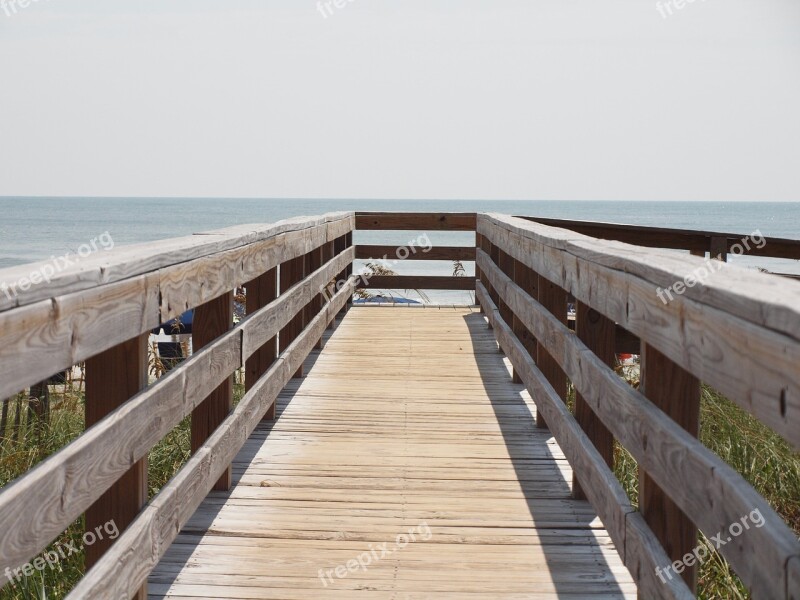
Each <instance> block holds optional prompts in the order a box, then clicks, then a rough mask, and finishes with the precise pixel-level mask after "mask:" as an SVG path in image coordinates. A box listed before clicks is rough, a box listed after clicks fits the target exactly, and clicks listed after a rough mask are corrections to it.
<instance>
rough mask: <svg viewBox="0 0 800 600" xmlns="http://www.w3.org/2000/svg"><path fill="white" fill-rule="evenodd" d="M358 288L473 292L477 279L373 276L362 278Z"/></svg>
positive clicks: (438, 276)
mask: <svg viewBox="0 0 800 600" xmlns="http://www.w3.org/2000/svg"><path fill="white" fill-rule="evenodd" d="M358 287H359V288H362V289H381V290H473V289H475V278H474V277H450V276H446V275H441V276H440V275H427V276H426V275H371V276H369V277H367V276H362V277H360V278H359V279H358Z"/></svg>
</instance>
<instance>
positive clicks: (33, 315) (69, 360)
mask: <svg viewBox="0 0 800 600" xmlns="http://www.w3.org/2000/svg"><path fill="white" fill-rule="evenodd" d="M160 322H161V321H160V320H159V313H158V278H157V276H156V275H142V276H139V277H136V278H134V279H129V280H126V281H122V282H118V283H112V284H110V285H108V286H103V287H102V288H95V289H92V290H86V291H82V292H77V293H74V294H69V295H67V296H63V297H59V298H55V299H53V300H45V301H42V302H38V303H36V304H33V305H30V306H25V307H22V308H19V309H16V310H14V311H8V312H4V313H0V398H8V397H9V396H12V395H14V394H16V393H18V392H19V391H21V390H22V389H23V388H25V387H27V386H30V385H33V384H35V383H38V382H39V381H43V380H45V379H47V378H48V377H50V376H51V375H53V373H58V372H60V371H63V370H64V369H68V368H70V367H72V366H73V365H76V364H78V363H80V362H83V361H85V360H86V359H87V358H90V357H92V356H94V355H96V354H99V353H100V352H103V351H105V350H108V349H109V348H112V347H114V346H115V345H117V344H120V343H122V342H124V341H126V340H129V339H131V338H133V337H136V336H138V335H140V334H142V333H144V332H145V331H148V330H150V329H152V328H154V327H157V326H158V324H159V323H160ZM31 352H35V353H36V360H31V358H30V353H31Z"/></svg>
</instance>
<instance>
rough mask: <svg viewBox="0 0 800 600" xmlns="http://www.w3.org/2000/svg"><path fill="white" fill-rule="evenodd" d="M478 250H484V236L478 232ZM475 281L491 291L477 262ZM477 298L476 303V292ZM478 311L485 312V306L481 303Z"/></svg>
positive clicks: (476, 237) (476, 243)
mask: <svg viewBox="0 0 800 600" xmlns="http://www.w3.org/2000/svg"><path fill="white" fill-rule="evenodd" d="M478 248H481V249H482V248H483V236H482V235H481V234H480V233H478V232H477V231H476V232H475V250H476V252H477V250H478ZM475 281H476V282H477V281H480V282H481V283H482V284H483V287H485V288H486V289H487V290H488V289H489V288H488V286H487V282H486V276H485V275H484V274H483V271H481V268H480V267H479V266H478V263H477V262H475ZM476 290H477V288H476ZM475 298H476V301H477V291H476V296H475ZM478 310H479V311H480V312H484V311H483V306H481V304H480V303H478Z"/></svg>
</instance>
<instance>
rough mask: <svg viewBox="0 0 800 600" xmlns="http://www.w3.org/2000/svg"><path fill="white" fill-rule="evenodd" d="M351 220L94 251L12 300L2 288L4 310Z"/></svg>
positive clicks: (18, 273)
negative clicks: (290, 233) (289, 234)
mask: <svg viewBox="0 0 800 600" xmlns="http://www.w3.org/2000/svg"><path fill="white" fill-rule="evenodd" d="M348 218H350V219H353V218H354V213H353V212H348V211H342V212H331V213H326V214H324V215H319V216H312V217H307V216H302V217H292V218H290V219H284V220H281V221H276V222H275V223H261V224H259V223H256V224H247V225H234V226H232V227H227V228H222V229H216V230H211V231H202V232H198V233H193V234H191V235H187V236H181V237H176V238H168V239H165V240H158V241H153V242H144V243H138V244H131V245H125V246H119V247H114V248H112V249H110V250H107V251H104V252H102V253H98V252H94V253H93V254H91V255H90V256H87V257H86V258H81V259H80V262H78V263H76V264H74V265H72V266H68V267H66V268H64V269H63V270H62V271H59V272H57V273H55V274H54V275H53V276H52V277H51V278H50V281H49V283H47V285H41V284H40V285H33V286H31V287H30V288H29V289H28V290H22V289H20V288H17V289H16V294H14V295H13V298H9V295H8V294H5V293H2V292H0V313H2V312H4V311H8V310H11V309H13V308H18V307H22V306H27V305H31V304H34V303H36V302H40V301H43V300H49V299H51V298H53V297H56V296H59V295H63V294H66V293H72V292H79V291H83V290H86V289H91V288H93V287H96V286H99V285H105V284H109V283H114V282H117V281H121V280H124V279H128V278H130V277H135V276H137V275H142V274H145V273H149V272H152V271H155V270H158V269H162V268H165V267H169V266H172V265H177V264H180V263H184V262H186V261H190V260H195V259H198V258H202V257H205V256H209V255H212V254H217V253H219V252H224V251H227V250H232V249H236V248H241V247H244V246H248V245H250V244H254V243H257V242H262V241H265V240H268V239H271V238H276V237H277V236H279V235H281V234H285V233H288V232H293V231H300V230H303V229H309V228H313V227H317V226H320V225H325V224H327V223H333V222H337V221H340V220H342V219H348ZM72 254H73V256H74V253H72ZM46 265H52V260H43V261H37V262H33V263H28V264H24V265H17V266H13V267H9V268H6V269H0V283H2V282H6V283H11V282H16V281H19V280H20V279H21V278H23V277H28V276H29V275H31V273H34V272H37V271H40V270H41V269H42V267H44V266H46Z"/></svg>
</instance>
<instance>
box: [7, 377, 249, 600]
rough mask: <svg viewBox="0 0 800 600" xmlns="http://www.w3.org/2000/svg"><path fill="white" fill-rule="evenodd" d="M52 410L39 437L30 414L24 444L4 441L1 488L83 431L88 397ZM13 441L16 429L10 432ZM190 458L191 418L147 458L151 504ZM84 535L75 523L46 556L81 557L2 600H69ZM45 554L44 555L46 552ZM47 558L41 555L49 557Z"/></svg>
mask: <svg viewBox="0 0 800 600" xmlns="http://www.w3.org/2000/svg"><path fill="white" fill-rule="evenodd" d="M243 393H244V386H242V385H241V384H235V385H234V401H238V400H239V399H240V398H241V396H242V395H243ZM54 400H55V401H54V402H53V404H52V408H51V417H50V423H49V424H42V426H41V427H40V428H39V433H38V434H37V433H36V431H35V428H34V427H33V423H28V422H27V415H26V412H27V411H26V410H23V411H22V412H23V415H25V417H24V418H23V421H22V423H21V427H20V434H19V439H18V440H14V439H13V437H11V439H4V440H2V441H0V486H4V485H6V484H7V483H9V482H11V481H13V480H14V479H16V478H17V477H19V476H20V475H22V474H24V473H25V472H27V471H29V470H30V469H31V468H33V467H35V466H36V465H37V464H38V463H39V462H41V461H42V460H44V459H45V458H47V457H48V456H50V455H52V454H54V453H55V452H57V451H58V450H60V449H61V448H63V447H64V446H66V445H67V444H69V443H70V442H71V441H73V440H74V439H75V438H76V437H78V435H80V433H81V432H83V429H84V425H83V423H84V396H83V394H80V393H70V392H67V393H64V394H63V395H59V397H58V398H57V399H54ZM15 402H23V403H25V398H24V397H22V396H20V397H17V398H16V399H15V400H14V402H12V406H13V407H14V409H15V408H16V406H15ZM8 433H9V436H11V427H10V426H9V430H8ZM189 456H190V420H189V418H188V417H187V418H186V419H184V420H183V421H182V422H181V423H180V424H179V425H178V426H177V427H175V428H174V429H173V430H172V431H170V433H169V434H167V436H166V437H165V438H164V439H163V440H162V441H161V442H159V443H158V444H157V445H156V446H155V447H154V448H153V449H152V450H151V451H150V453H149V455H148V484H149V496H150V498H152V497H153V496H155V495H156V494H157V493H158V492H159V490H160V489H161V488H162V487H163V486H164V485H165V484H166V483H167V482H168V481H169V480H170V479H171V478H172V476H173V475H174V474H175V473H177V472H178V470H179V469H180V468H181V467H182V466H183V465H184V464H186V461H187V460H188V459H189ZM83 531H84V520H83V517H81V518H79V519H78V520H76V521H75V522H74V523H72V525H70V526H69V527H68V528H67V529H66V531H64V532H63V533H62V534H61V535H60V536H58V538H57V539H56V540H54V541H53V543H52V544H51V545H50V546H49V547H48V549H47V550H51V549H54V548H55V547H56V546H57V545H58V544H60V545H61V547H62V548H63V547H68V546H67V544H66V543H67V542H71V543H72V545H73V546H74V547H75V548H78V549H79V552H77V553H73V554H71V555H68V556H66V558H64V559H62V560H61V561H60V562H59V563H58V564H57V565H56V566H55V567H54V568H52V569H51V568H45V569H44V570H42V571H38V572H35V573H34V575H33V576H31V577H24V576H23V577H22V578H21V579H19V580H18V581H15V582H14V583H13V584H6V585H5V587H3V589H1V590H0V600H42V599H44V598H47V599H48V600H57V599H59V598H64V597H66V595H67V594H68V593H69V591H70V590H71V589H72V588H73V587H74V585H75V584H76V583H77V582H78V581H79V580H80V579H81V578H82V577H83V575H84V573H85V570H84V552H83V542H82V540H81V536H82V535H83ZM47 550H45V551H44V552H46V551H47ZM44 552H42V554H44Z"/></svg>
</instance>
